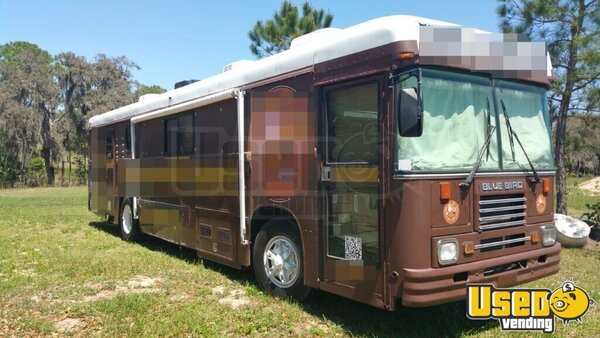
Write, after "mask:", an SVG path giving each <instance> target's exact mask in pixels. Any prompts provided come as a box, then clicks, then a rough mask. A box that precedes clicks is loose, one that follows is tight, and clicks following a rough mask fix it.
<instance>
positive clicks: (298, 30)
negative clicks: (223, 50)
mask: <svg viewBox="0 0 600 338" xmlns="http://www.w3.org/2000/svg"><path fill="white" fill-rule="evenodd" d="M332 21H333V14H331V12H327V13H325V11H324V10H323V9H318V10H317V9H315V8H313V7H312V6H311V5H310V3H308V2H304V4H303V5H302V17H299V16H298V7H297V6H296V5H294V4H292V3H291V2H289V1H288V0H285V1H284V2H283V3H282V4H281V8H280V9H279V12H275V13H274V14H273V18H272V19H269V20H267V21H265V22H264V23H263V22H262V21H260V20H259V21H257V22H256V24H254V27H253V28H252V30H251V31H250V32H248V37H249V38H250V41H251V44H250V52H252V54H254V55H255V56H256V57H258V58H263V57H265V56H269V55H273V54H276V53H279V52H281V51H284V50H286V49H288V48H290V44H291V43H292V40H293V39H294V38H296V37H298V36H301V35H304V34H307V33H310V32H312V31H315V30H317V29H320V28H325V27H329V26H331V22H332Z"/></svg>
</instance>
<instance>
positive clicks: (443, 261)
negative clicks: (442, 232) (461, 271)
mask: <svg viewBox="0 0 600 338" xmlns="http://www.w3.org/2000/svg"><path fill="white" fill-rule="evenodd" d="M457 260H458V241H457V240H456V239H454V238H449V239H440V240H439V241H438V262H439V263H440V265H449V264H454V263H456V261H457Z"/></svg>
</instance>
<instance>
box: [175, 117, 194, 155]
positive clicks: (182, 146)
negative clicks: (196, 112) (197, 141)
mask: <svg viewBox="0 0 600 338" xmlns="http://www.w3.org/2000/svg"><path fill="white" fill-rule="evenodd" d="M177 122H178V126H177V133H178V135H179V139H178V142H179V145H178V147H177V154H178V155H191V154H193V153H194V116H193V115H191V114H190V115H185V116H181V117H180V118H179V119H178V120H177Z"/></svg>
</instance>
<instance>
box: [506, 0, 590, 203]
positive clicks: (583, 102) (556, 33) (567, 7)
mask: <svg viewBox="0 0 600 338" xmlns="http://www.w3.org/2000/svg"><path fill="white" fill-rule="evenodd" d="M497 13H498V16H499V17H500V19H501V23H500V28H501V29H502V30H503V31H504V32H506V33H523V34H526V35H528V36H529V38H531V39H535V40H538V39H541V40H545V41H546V42H547V46H548V51H549V52H550V56H551V59H552V64H553V66H554V76H555V81H554V83H553V85H552V92H551V95H550V101H551V111H554V113H555V116H554V117H553V118H554V120H555V121H554V123H555V128H554V129H555V131H554V156H555V162H556V168H557V177H556V187H557V194H556V199H557V201H556V205H557V212H559V213H563V214H566V213H567V187H566V177H565V174H566V173H565V140H566V136H567V135H566V126H567V117H568V116H569V115H573V114H578V113H580V112H582V111H588V112H589V111H591V110H593V109H596V108H597V107H596V108H594V106H595V103H594V102H595V101H597V99H596V96H597V95H598V94H597V91H598V87H599V85H600V84H599V82H600V30H599V26H600V25H599V24H600V4H599V1H598V0H587V1H586V0H499V6H498V9H497Z"/></svg>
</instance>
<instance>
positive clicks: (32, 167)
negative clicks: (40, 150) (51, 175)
mask: <svg viewBox="0 0 600 338" xmlns="http://www.w3.org/2000/svg"><path fill="white" fill-rule="evenodd" d="M27 174H28V175H27V176H28V180H27V185H28V186H30V187H39V186H44V185H46V184H47V183H48V182H47V181H48V180H47V178H46V169H45V168H44V159H43V158H41V157H40V156H36V157H34V158H32V159H31V161H29V166H28V167H27Z"/></svg>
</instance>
